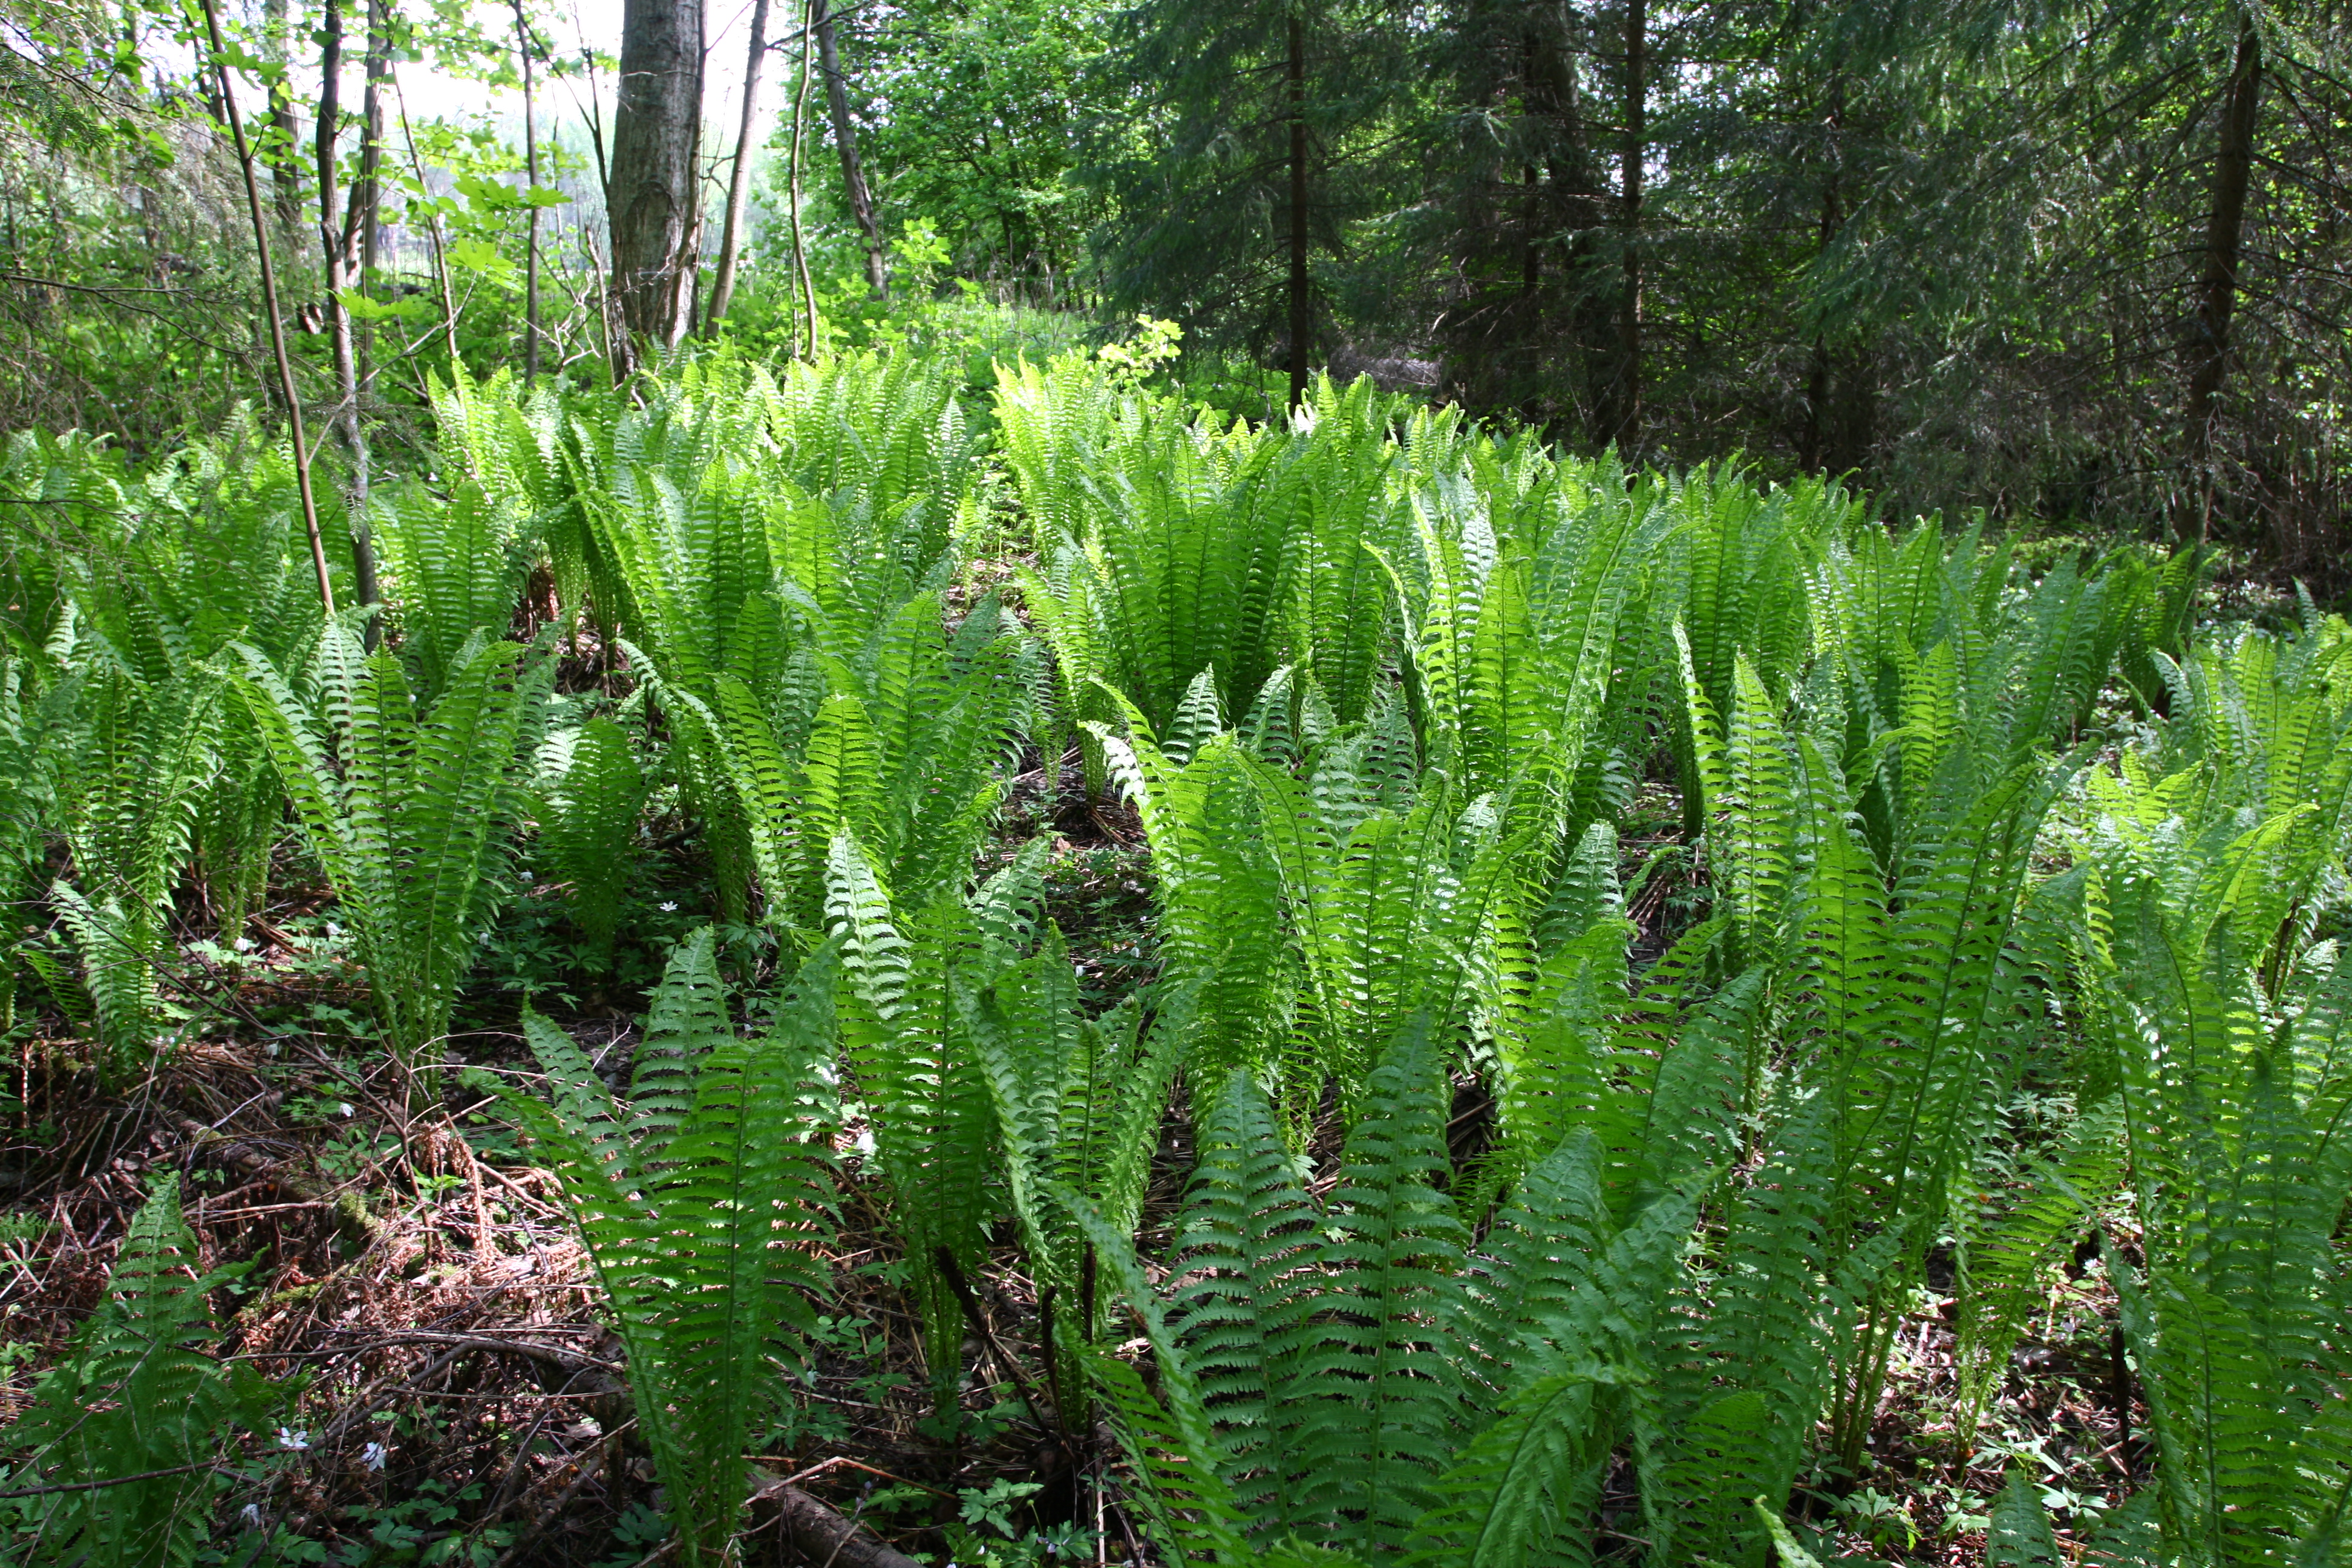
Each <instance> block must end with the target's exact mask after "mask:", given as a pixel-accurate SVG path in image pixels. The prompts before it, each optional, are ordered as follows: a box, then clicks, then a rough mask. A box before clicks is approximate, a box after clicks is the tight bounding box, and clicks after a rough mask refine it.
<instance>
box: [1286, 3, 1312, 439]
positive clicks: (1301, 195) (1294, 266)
mask: <svg viewBox="0 0 2352 1568" xmlns="http://www.w3.org/2000/svg"><path fill="white" fill-rule="evenodd" d="M1287 76H1288V78H1289V83H1290V89H1289V91H1290V406H1291V407H1292V408H1293V409H1297V407H1298V406H1299V405H1301V404H1303V403H1305V402H1306V401H1307V333H1308V329H1309V328H1310V327H1311V326H1312V324H1313V315H1312V311H1313V306H1314V302H1313V300H1310V299H1309V298H1308V296H1307V24H1306V22H1305V21H1304V20H1303V19H1302V18H1301V17H1300V16H1299V15H1298V12H1297V8H1296V5H1295V4H1294V5H1293V8H1292V10H1291V13H1290V58H1289V61H1288V66H1287Z"/></svg>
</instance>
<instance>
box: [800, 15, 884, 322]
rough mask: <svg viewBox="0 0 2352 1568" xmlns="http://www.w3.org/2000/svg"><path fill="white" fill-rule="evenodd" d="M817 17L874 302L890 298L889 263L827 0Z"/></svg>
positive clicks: (844, 179)
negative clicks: (853, 119) (859, 158)
mask: <svg viewBox="0 0 2352 1568" xmlns="http://www.w3.org/2000/svg"><path fill="white" fill-rule="evenodd" d="M811 9H812V10H814V12H815V13H816V47H817V58H818V59H819V61H820V62H821V63H822V64H823V65H824V95H825V101H826V104H827V106H828V107H829V108H831V110H833V144H834V146H835V148H836V149H838V150H839V152H840V153H841V186H842V189H843V190H844V191H845V192H847V193H848V195H849V216H852V217H854V218H856V220H857V227H858V232H860V233H861V234H863V235H865V236H866V287H868V288H870V289H873V290H874V297H875V298H876V299H877V300H887V299H888V298H889V297H890V259H889V253H888V251H887V248H886V247H884V245H883V243H882V222H881V219H880V218H878V217H877V216H875V212H874V193H873V192H872V191H870V190H868V189H867V188H866V166H865V164H864V163H861V162H860V161H859V160H858V156H857V127H856V125H855V124H853V123H852V122H851V121H850V118H849V83H848V81H847V79H845V77H844V76H843V74H842V69H841V46H840V44H839V42H838V41H837V40H836V39H835V37H834V26H833V7H832V6H831V5H829V4H828V3H827V0H812V4H811Z"/></svg>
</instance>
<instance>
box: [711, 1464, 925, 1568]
mask: <svg viewBox="0 0 2352 1568" xmlns="http://www.w3.org/2000/svg"><path fill="white" fill-rule="evenodd" d="M751 1507H752V1509H753V1510H754V1513H755V1515H756V1514H758V1513H761V1512H764V1511H765V1510H766V1509H768V1508H771V1507H772V1508H773V1509H774V1510H776V1512H777V1513H778V1514H779V1515H780V1516H781V1518H780V1519H779V1521H778V1522H779V1525H780V1527H781V1530H782V1534H783V1537H784V1539H785V1540H787V1541H789V1542H792V1544H793V1551H794V1552H797V1553H799V1555H800V1556H801V1558H802V1559H803V1561H806V1562H809V1563H831V1564H833V1568H916V1564H915V1560H914V1559H913V1558H911V1557H909V1556H908V1555H907V1554H906V1553H905V1552H900V1551H898V1549H897V1548H896V1547H894V1546H892V1545H890V1544H889V1543H888V1542H886V1541H884V1540H883V1539H882V1538H881V1537H880V1536H877V1535H876V1534H875V1533H874V1532H873V1531H871V1530H870V1529H867V1528H866V1527H864V1526H862V1525H860V1524H859V1523H858V1522H857V1521H856V1520H854V1519H849V1518H845V1517H844V1516H843V1515H842V1514H840V1513H839V1512H837V1511H836V1510H834V1509H833V1508H832V1507H830V1506H829V1505H827V1504H826V1503H825V1502H824V1501H823V1500H820V1499H818V1498H815V1497H813V1496H811V1495H810V1494H809V1493H807V1492H804V1491H803V1490H802V1489H800V1488H798V1487H795V1486H786V1485H782V1484H779V1483H776V1482H770V1483H769V1484H767V1485H765V1486H762V1487H761V1489H759V1490H758V1491H756V1492H754V1493H753V1494H752V1496H751Z"/></svg>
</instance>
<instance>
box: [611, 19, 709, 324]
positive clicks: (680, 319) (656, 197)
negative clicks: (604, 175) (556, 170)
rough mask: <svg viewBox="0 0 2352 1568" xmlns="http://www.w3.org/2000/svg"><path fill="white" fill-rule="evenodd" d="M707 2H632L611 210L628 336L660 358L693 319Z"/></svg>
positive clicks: (625, 31) (616, 279)
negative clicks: (653, 347)
mask: <svg viewBox="0 0 2352 1568" xmlns="http://www.w3.org/2000/svg"><path fill="white" fill-rule="evenodd" d="M702 7H703V0H626V4H625V6H624V8H623V11H622V16H621V84H620V107H619V110H618V112H617V113H616V114H615V115H614V121H613V164H612V171H611V174H610V175H609V179H610V183H611V195H610V197H609V198H608V207H609V210H610V213H611V217H612V228H613V287H614V292H616V293H617V294H618V295H619V296H620V300H621V320H622V322H623V324H624V326H625V328H626V329H627V331H628V332H629V333H630V334H632V335H633V336H635V337H642V338H644V339H646V340H647V341H648V342H653V343H655V344H657V345H659V346H660V347H663V348H669V347H672V346H674V345H676V343H677V341H678V339H680V338H681V337H683V336H684V335H685V334H686V330H687V328H688V326H689V325H691V324H692V321H693V310H694V270H695V268H694V263H695V248H696V245H697V240H698V235H697V232H696V231H697V228H698V222H697V216H698V211H699V204H698V201H697V199H696V197H697V191H696V177H697V174H698V169H697V167H696V164H697V163H698V156H699V153H700V152H701V132H702V34H703V15H702Z"/></svg>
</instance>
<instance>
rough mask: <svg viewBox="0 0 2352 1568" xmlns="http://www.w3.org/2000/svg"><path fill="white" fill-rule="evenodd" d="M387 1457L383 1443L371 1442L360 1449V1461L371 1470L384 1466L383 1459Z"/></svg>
mask: <svg viewBox="0 0 2352 1568" xmlns="http://www.w3.org/2000/svg"><path fill="white" fill-rule="evenodd" d="M387 1457H388V1456H387V1454H386V1451H385V1449H384V1446H383V1444H381V1443H370V1444H369V1445H368V1446H367V1447H364V1448H362V1449H361V1450H360V1463H361V1464H362V1465H365V1466H366V1467H367V1468H369V1469H371V1470H380V1469H382V1468H383V1461H384V1459H385V1458H387Z"/></svg>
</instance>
